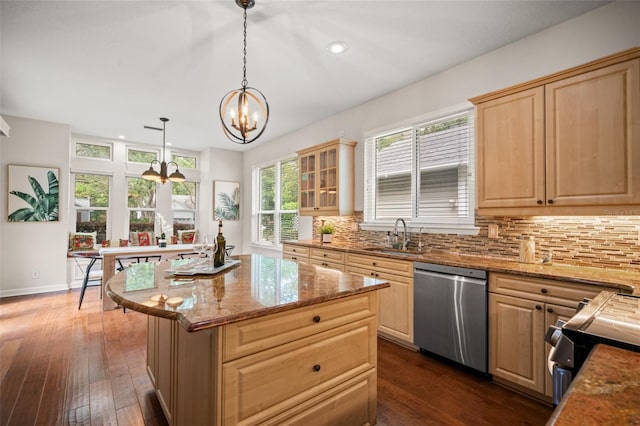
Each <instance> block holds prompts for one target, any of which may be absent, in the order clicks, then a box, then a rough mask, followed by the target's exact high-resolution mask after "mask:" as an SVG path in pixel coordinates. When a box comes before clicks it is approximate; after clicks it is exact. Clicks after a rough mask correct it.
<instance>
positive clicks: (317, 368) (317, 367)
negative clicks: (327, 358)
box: [313, 364, 320, 372]
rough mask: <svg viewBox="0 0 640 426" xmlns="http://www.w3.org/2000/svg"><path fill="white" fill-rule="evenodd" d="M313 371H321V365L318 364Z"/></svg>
mask: <svg viewBox="0 0 640 426" xmlns="http://www.w3.org/2000/svg"><path fill="white" fill-rule="evenodd" d="M313 371H316V372H317V371H320V364H316V365H314V366H313Z"/></svg>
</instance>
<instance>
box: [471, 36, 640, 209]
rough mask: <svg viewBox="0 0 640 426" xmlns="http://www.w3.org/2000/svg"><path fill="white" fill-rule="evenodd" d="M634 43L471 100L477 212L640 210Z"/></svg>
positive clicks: (639, 103)
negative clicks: (474, 111) (473, 115)
mask: <svg viewBox="0 0 640 426" xmlns="http://www.w3.org/2000/svg"><path fill="white" fill-rule="evenodd" d="M639 58H640V48H639V49H631V50H629V51H625V52H622V53H620V54H618V55H613V56H610V57H607V58H604V59H601V60H599V61H595V62H592V63H589V64H586V65H584V66H581V67H576V68H573V69H571V70H567V71H564V72H561V73H557V74H554V75H552V76H548V77H544V78H541V79H538V80H536V81H533V82H528V83H524V84H522V85H519V86H515V87H512V88H508V89H505V90H502V91H499V92H494V93H491V94H488V95H484V96H480V97H478V98H474V99H471V101H472V102H473V103H474V104H476V114H477V120H476V123H477V132H476V139H477V145H476V158H477V196H478V213H479V214H485V215H514V214H515V215H554V214H555V215H581V214H595V215H602V214H608V215H611V214H616V215H638V214H640V59H639Z"/></svg>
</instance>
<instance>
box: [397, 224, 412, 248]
mask: <svg viewBox="0 0 640 426" xmlns="http://www.w3.org/2000/svg"><path fill="white" fill-rule="evenodd" d="M398 222H402V245H401V246H400V247H399V248H400V249H401V250H406V249H407V246H408V245H409V242H410V241H409V238H408V237H407V223H406V222H405V221H404V219H403V218H401V217H399V218H397V219H396V222H395V223H394V224H393V235H394V236H395V237H396V238H397V237H398ZM396 248H398V247H396Z"/></svg>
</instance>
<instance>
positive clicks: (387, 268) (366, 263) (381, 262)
mask: <svg viewBox="0 0 640 426" xmlns="http://www.w3.org/2000/svg"><path fill="white" fill-rule="evenodd" d="M345 264H346V265H349V266H353V267H356V268H364V269H367V270H369V271H371V270H372V269H375V270H376V271H384V272H388V273H391V274H397V275H404V276H406V277H412V276H413V262H409V261H406V260H397V259H388V258H385V257H378V256H365V255H361V254H352V253H347V257H346V262H345Z"/></svg>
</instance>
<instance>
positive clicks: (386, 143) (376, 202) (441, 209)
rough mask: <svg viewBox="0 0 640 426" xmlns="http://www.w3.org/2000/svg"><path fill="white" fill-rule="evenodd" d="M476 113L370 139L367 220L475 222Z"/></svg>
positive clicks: (367, 147)
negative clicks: (399, 219)
mask: <svg viewBox="0 0 640 426" xmlns="http://www.w3.org/2000/svg"><path fill="white" fill-rule="evenodd" d="M473 126H474V123H473V111H472V110H466V111H463V112H460V113H456V114H453V115H447V116H445V117H440V118H437V119H434V120H429V121H425V122H419V123H416V124H415V125H411V126H407V127H404V128H401V129H398V130H393V131H390V132H385V133H380V134H379V135H374V136H372V137H370V138H368V139H367V140H366V142H365V189H366V191H365V212H364V213H365V223H372V224H375V223H388V222H390V221H394V220H395V219H396V218H399V217H402V218H403V219H405V220H407V221H410V222H413V223H414V224H416V225H418V226H428V225H429V224H443V223H444V224H453V225H456V224H460V225H472V224H473V219H474V218H473V188H474V186H473V179H474V177H473Z"/></svg>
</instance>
